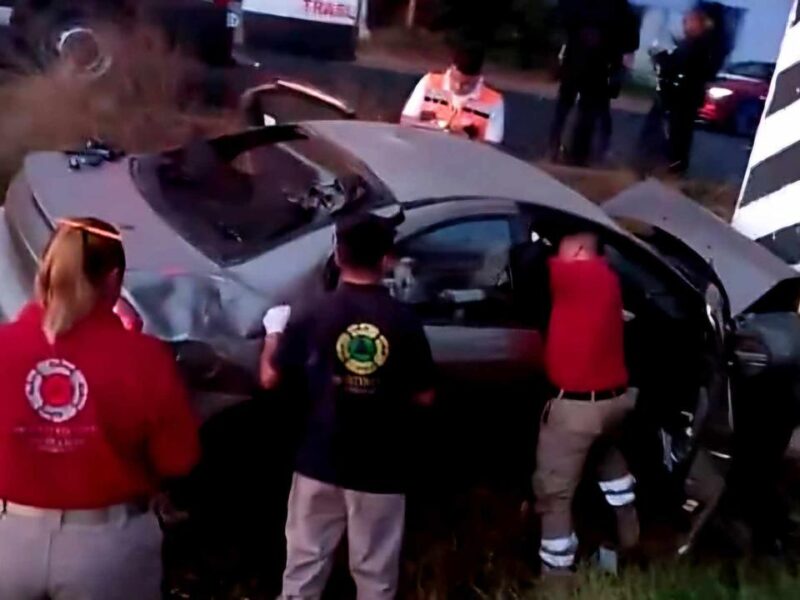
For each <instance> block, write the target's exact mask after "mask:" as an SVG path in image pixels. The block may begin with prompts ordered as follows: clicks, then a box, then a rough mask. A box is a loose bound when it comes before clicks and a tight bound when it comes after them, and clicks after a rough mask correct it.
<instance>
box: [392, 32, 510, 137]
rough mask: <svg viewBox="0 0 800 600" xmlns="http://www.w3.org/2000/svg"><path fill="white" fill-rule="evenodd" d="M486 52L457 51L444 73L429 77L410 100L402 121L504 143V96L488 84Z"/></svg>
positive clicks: (478, 49)
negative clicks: (483, 72)
mask: <svg viewBox="0 0 800 600" xmlns="http://www.w3.org/2000/svg"><path fill="white" fill-rule="evenodd" d="M483 61H484V51H483V49H481V48H469V47H465V48H462V49H458V50H456V52H455V53H454V59H453V64H452V66H451V67H450V68H449V69H447V71H445V72H444V73H428V74H427V75H425V76H424V77H423V78H422V79H421V80H420V82H419V83H418V84H417V87H416V88H415V89H414V92H413V93H412V94H411V97H410V98H409V99H408V102H407V103H406V106H405V108H404V109H403V115H402V118H401V122H402V123H405V124H408V125H414V126H421V127H433V128H438V129H442V130H444V131H448V132H451V133H456V134H463V135H466V136H468V137H469V138H470V139H477V140H481V141H484V142H491V143H494V144H500V143H502V142H503V135H504V130H505V102H504V101H503V95H502V94H500V93H499V92H497V91H495V90H493V89H492V88H490V87H489V86H487V85H486V84H485V83H484V80H483V76H482V75H481V73H482V71H483Z"/></svg>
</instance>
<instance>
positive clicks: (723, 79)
mask: <svg viewBox="0 0 800 600" xmlns="http://www.w3.org/2000/svg"><path fill="white" fill-rule="evenodd" d="M774 72H775V63H765V62H742V63H734V64H731V65H729V66H728V67H727V68H726V69H725V70H724V71H723V72H721V73H720V74H719V77H718V78H717V80H716V81H714V82H713V83H711V84H710V85H709V86H708V89H707V90H706V100H705V103H704V104H703V107H702V108H701V109H700V113H699V115H698V116H699V120H700V121H701V122H703V123H704V124H706V125H709V126H711V127H714V128H716V129H720V130H723V131H728V132H731V133H734V134H736V135H741V136H743V137H753V136H754V135H755V132H756V129H757V128H758V124H759V122H760V121H761V114H762V113H763V112H764V105H765V103H766V101H767V94H768V93H769V85H770V81H772V75H773V73H774Z"/></svg>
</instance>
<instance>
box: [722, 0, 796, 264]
mask: <svg viewBox="0 0 800 600" xmlns="http://www.w3.org/2000/svg"><path fill="white" fill-rule="evenodd" d="M733 226H734V227H735V228H736V229H738V230H739V231H741V232H742V233H743V234H745V235H746V236H747V237H749V238H751V239H754V240H757V241H758V242H760V243H761V244H763V245H764V246H766V247H767V248H768V249H769V250H771V251H772V252H773V253H775V254H777V255H778V256H779V257H780V258H782V259H783V260H785V261H786V262H787V263H789V264H790V265H792V266H794V267H795V268H797V269H800V4H798V0H795V2H794V5H793V7H792V12H791V14H790V16H789V23H788V25H787V28H786V33H785V35H784V38H783V43H782V44H781V49H780V54H779V56H778V63H777V67H776V69H775V75H774V77H773V79H772V84H771V86H770V90H769V95H768V96H767V99H766V108H765V111H764V115H763V117H762V120H761V125H760V126H759V128H758V131H757V133H756V138H755V142H754V144H753V151H752V154H751V155H750V162H749V164H748V167H747V173H746V175H745V179H744V184H743V186H742V190H741V194H740V196H739V202H738V203H737V206H736V212H735V213H734V216H733Z"/></svg>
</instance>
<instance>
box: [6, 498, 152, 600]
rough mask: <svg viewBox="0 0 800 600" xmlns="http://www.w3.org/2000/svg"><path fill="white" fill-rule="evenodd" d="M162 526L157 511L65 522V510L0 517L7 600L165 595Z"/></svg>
mask: <svg viewBox="0 0 800 600" xmlns="http://www.w3.org/2000/svg"><path fill="white" fill-rule="evenodd" d="M161 542H162V535H161V528H160V527H159V524H158V520H157V519H156V517H155V515H153V514H152V513H146V514H143V515H139V516H135V517H125V516H120V518H119V520H117V521H111V522H108V523H104V524H97V525H89V524H77V523H75V524H71V523H69V522H67V523H65V524H62V518H61V515H60V511H48V512H47V514H37V515H30V516H24V515H17V514H4V515H2V517H0V598H2V599H3V600H43V598H49V599H50V600H160V598H161V574H162V566H161Z"/></svg>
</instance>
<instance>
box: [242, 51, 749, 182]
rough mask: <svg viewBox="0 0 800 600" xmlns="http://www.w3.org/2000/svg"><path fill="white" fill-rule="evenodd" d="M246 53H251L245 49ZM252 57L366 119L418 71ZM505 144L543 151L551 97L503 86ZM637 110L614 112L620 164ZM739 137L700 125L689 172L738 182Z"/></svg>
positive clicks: (742, 149) (387, 111)
mask: <svg viewBox="0 0 800 600" xmlns="http://www.w3.org/2000/svg"><path fill="white" fill-rule="evenodd" d="M251 55H252V56H255V55H253V54H252V53H251ZM255 58H257V59H258V60H259V61H260V62H261V64H262V66H263V67H264V69H265V70H267V71H269V72H271V73H274V74H277V75H280V76H285V77H289V78H294V79H300V80H303V81H306V82H308V83H313V84H315V85H317V86H320V87H322V88H324V89H325V90H326V91H329V92H332V93H335V94H337V95H339V96H340V97H342V98H345V99H346V100H348V101H349V102H350V103H351V104H353V105H354V106H355V107H356V108H357V109H358V111H359V115H360V116H361V117H363V118H368V119H382V120H395V119H397V118H398V116H399V114H400V111H401V110H402V107H403V103H404V101H405V99H406V98H407V97H408V94H409V93H410V92H411V90H412V89H413V87H414V84H415V83H416V81H417V79H418V76H417V75H413V74H406V73H398V72H396V71H388V70H382V69H377V68H372V67H365V66H362V65H357V64H351V63H341V62H323V61H318V60H313V59H306V58H298V57H293V56H285V55H276V54H269V53H260V54H258V55H257V56H255ZM506 103H507V111H508V112H507V122H506V131H507V134H506V137H507V140H506V146H507V147H508V149H509V150H510V151H511V152H512V153H514V154H516V155H518V156H520V157H523V158H526V159H537V158H540V157H543V156H544V155H545V152H546V150H547V128H548V126H549V123H550V120H551V118H552V114H553V109H554V102H553V100H552V99H551V98H545V97H542V96H537V95H534V94H529V93H521V92H507V93H506ZM642 120H643V116H642V115H639V114H634V113H629V112H623V111H619V110H617V111H615V112H614V132H615V133H614V143H613V145H612V152H613V153H614V155H615V156H616V157H617V160H619V161H620V162H621V163H623V164H630V162H631V158H632V157H633V156H634V155H635V152H636V148H635V142H636V140H637V139H638V134H639V131H640V129H641V124H642ZM748 152H749V150H748V144H747V143H746V142H745V140H742V139H738V138H734V137H730V136H727V135H722V134H716V133H711V132H706V131H701V132H699V134H698V136H697V143H696V146H695V153H694V158H693V165H692V169H691V171H690V176H691V177H694V178H698V179H703V180H709V181H713V182H724V183H731V184H733V185H738V184H739V183H740V181H741V178H742V176H743V174H744V171H745V168H746V166H747V157H748Z"/></svg>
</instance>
